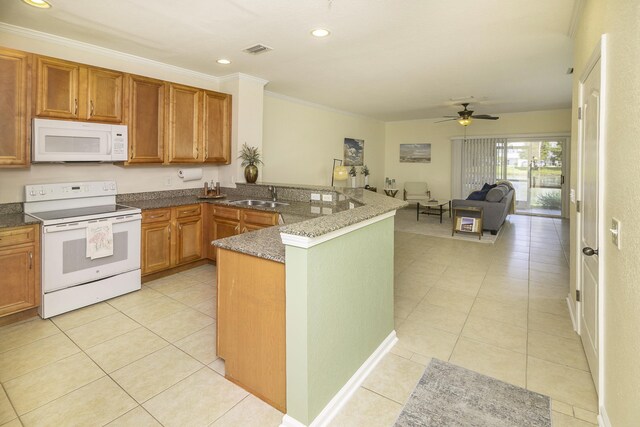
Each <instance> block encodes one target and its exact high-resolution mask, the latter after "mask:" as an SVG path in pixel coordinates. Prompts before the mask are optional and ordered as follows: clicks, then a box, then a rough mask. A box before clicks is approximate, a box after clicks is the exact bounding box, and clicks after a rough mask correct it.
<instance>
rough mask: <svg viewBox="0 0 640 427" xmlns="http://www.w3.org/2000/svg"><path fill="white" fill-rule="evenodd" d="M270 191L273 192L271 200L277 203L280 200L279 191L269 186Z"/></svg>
mask: <svg viewBox="0 0 640 427" xmlns="http://www.w3.org/2000/svg"><path fill="white" fill-rule="evenodd" d="M269 191H270V192H271V200H273V201H274V202H276V201H277V200H278V189H277V188H276V187H274V186H273V185H270V186H269Z"/></svg>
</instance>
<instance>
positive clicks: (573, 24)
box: [567, 0, 585, 40]
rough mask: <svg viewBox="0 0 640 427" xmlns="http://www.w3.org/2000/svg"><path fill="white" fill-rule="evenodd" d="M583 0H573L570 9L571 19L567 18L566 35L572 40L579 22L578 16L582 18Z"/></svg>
mask: <svg viewBox="0 0 640 427" xmlns="http://www.w3.org/2000/svg"><path fill="white" fill-rule="evenodd" d="M584 3H585V2H584V0H574V2H573V10H572V11H571V19H570V20H569V29H568V31H567V35H568V36H569V38H571V39H572V40H573V39H575V37H576V31H578V25H579V24H580V18H582V11H583V10H584Z"/></svg>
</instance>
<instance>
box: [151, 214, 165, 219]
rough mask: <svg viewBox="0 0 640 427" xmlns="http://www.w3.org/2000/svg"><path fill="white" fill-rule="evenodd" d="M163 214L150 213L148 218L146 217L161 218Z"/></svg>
mask: <svg viewBox="0 0 640 427" xmlns="http://www.w3.org/2000/svg"><path fill="white" fill-rule="evenodd" d="M163 216H164V214H158V215H151V216H149V218H148V219H156V218H162V217H163Z"/></svg>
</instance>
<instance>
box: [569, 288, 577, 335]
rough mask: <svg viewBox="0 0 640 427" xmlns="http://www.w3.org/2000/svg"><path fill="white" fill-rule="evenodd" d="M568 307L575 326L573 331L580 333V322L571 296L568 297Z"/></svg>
mask: <svg viewBox="0 0 640 427" xmlns="http://www.w3.org/2000/svg"><path fill="white" fill-rule="evenodd" d="M567 307H568V308H569V317H570V318H571V324H572V325H573V330H574V331H576V332H578V322H577V319H576V313H575V311H574V306H573V300H572V299H571V295H567Z"/></svg>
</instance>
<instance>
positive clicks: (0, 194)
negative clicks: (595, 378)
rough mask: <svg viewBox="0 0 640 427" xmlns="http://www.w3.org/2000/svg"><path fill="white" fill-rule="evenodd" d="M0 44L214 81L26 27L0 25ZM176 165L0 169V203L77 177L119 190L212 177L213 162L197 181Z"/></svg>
mask: <svg viewBox="0 0 640 427" xmlns="http://www.w3.org/2000/svg"><path fill="white" fill-rule="evenodd" d="M0 46H4V47H8V48H11V49H18V50H24V51H27V52H34V53H38V54H42V55H48V56H53V57H56V58H61V59H67V60H70V61H76V62H80V63H84V64H89V65H96V66H100V67H105V68H111V69H115V70H120V71H125V72H130V73H136V74H140V75H144V76H149V77H154V78H158V79H164V80H168V81H173V82H177V83H182V84H187V85H192V86H197V87H202V88H205V89H212V90H217V89H218V87H219V84H218V79H217V78H216V77H214V76H208V75H205V74H201V73H196V72H193V71H189V70H184V69H181V68H177V67H173V66H168V65H166V64H161V63H157V62H153V61H149V60H146V59H142V58H138V57H133V56H130V55H125V54H121V53H118V52H114V51H109V50H107V49H102V48H97V47H95V46H90V45H85V44H83V43H78V42H73V41H70V40H67V39H61V38H58V37H54V36H49V35H44V34H43V33H36V32H31V31H23V32H16V31H15V30H14V29H13V28H9V27H6V26H0ZM180 167H194V166H187V165H180V166H135V167H132V166H127V167H123V166H116V165H113V164H100V165H53V164H46V165H44V164H35V165H32V166H31V167H30V168H29V169H7V168H2V169H0V203H9V202H20V201H23V200H24V195H23V191H24V190H23V188H24V185H25V184H40V183H44V182H64V181H69V182H70V181H83V180H103V179H115V180H116V182H117V183H118V191H119V192H120V193H131V192H139V191H155V190H172V189H178V188H194V187H199V186H200V185H202V183H203V182H204V180H205V179H206V180H211V179H213V180H217V179H218V166H204V165H202V166H201V165H198V166H197V167H202V168H203V180H202V181H191V182H187V183H183V182H182V179H180V178H178V169H179V168H180ZM168 180H170V181H171V183H170V184H167V181H168Z"/></svg>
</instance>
